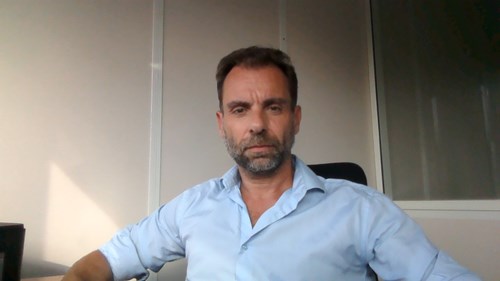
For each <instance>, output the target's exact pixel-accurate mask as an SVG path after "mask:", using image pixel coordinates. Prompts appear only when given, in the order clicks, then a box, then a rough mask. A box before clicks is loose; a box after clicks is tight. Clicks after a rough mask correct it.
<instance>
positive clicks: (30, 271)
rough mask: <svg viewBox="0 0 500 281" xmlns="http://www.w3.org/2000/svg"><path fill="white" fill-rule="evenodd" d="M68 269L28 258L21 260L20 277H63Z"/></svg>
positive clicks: (64, 266)
mask: <svg viewBox="0 0 500 281" xmlns="http://www.w3.org/2000/svg"><path fill="white" fill-rule="evenodd" d="M68 269H69V266H66V265H62V264H58V263H53V262H49V261H40V260H38V259H33V258H29V257H28V258H26V259H23V267H22V271H23V273H22V275H23V278H33V277H42V276H54V275H64V273H66V271H68Z"/></svg>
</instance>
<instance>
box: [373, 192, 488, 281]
mask: <svg viewBox="0 0 500 281" xmlns="http://www.w3.org/2000/svg"><path fill="white" fill-rule="evenodd" d="M369 209H370V210H369V211H367V212H368V213H369V215H368V217H370V219H369V221H370V224H371V225H370V227H369V229H370V230H369V231H368V238H367V241H368V245H367V246H368V247H367V250H368V253H367V257H368V261H369V265H370V267H371V268H372V269H373V270H374V271H375V272H376V273H377V274H378V275H379V276H380V277H381V278H382V279H383V280H386V281H390V280H408V281H412V280H415V281H420V280H428V281H444V280H470V281H476V280H481V279H480V278H479V277H477V276H476V275H475V274H473V273H472V272H470V271H469V270H468V269H466V268H465V267H463V266H461V265H459V264H458V263H457V262H456V261H455V260H453V259H452V258H451V257H450V256H448V255H447V254H446V253H444V252H442V251H440V250H439V249H438V248H436V247H435V246H434V245H433V244H432V243H431V242H430V241H429V239H428V238H427V237H426V235H425V234H424V232H423V230H422V229H421V227H420V226H419V225H418V224H417V223H416V222H415V221H413V220H412V219H411V218H410V217H409V216H408V215H407V214H406V213H404V212H403V211H402V210H401V209H400V208H399V207H398V206H396V205H395V204H394V203H393V202H392V201H391V200H390V199H388V198H387V197H386V196H384V195H375V196H374V197H373V198H372V200H371V202H370V208H369Z"/></svg>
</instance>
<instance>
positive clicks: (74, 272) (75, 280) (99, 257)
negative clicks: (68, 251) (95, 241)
mask: <svg viewBox="0 0 500 281" xmlns="http://www.w3.org/2000/svg"><path fill="white" fill-rule="evenodd" d="M87 280H88V281H112V280H113V273H112V272H111V267H110V266H109V263H108V261H107V260H106V258H105V257H104V255H103V254H102V253H101V252H100V251H98V250H96V251H93V252H91V253H90V254H88V255H86V256H84V257H83V258H81V259H80V260H78V261H77V262H76V263H75V264H74V265H73V266H72V267H71V268H70V269H69V270H68V272H67V273H66V275H64V278H63V279H62V281H87Z"/></svg>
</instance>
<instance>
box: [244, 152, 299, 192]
mask: <svg viewBox="0 0 500 281" xmlns="http://www.w3.org/2000/svg"><path fill="white" fill-rule="evenodd" d="M239 173H240V177H241V187H240V189H241V192H242V194H244V196H245V197H252V198H255V199H258V198H261V199H271V198H274V199H275V200H277V199H278V198H279V197H280V196H281V194H283V192H285V190H287V189H288V188H290V187H291V186H292V184H293V175H294V167H293V162H292V159H291V157H288V158H286V159H285V161H284V162H283V163H282V165H281V166H280V167H279V168H278V169H277V170H276V171H275V172H274V173H272V174H268V175H256V174H253V173H250V172H248V171H247V170H245V169H243V168H241V167H239Z"/></svg>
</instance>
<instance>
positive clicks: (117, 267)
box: [99, 198, 185, 280]
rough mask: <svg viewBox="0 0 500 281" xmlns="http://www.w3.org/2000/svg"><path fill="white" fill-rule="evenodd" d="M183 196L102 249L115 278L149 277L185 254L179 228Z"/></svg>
mask: <svg viewBox="0 0 500 281" xmlns="http://www.w3.org/2000/svg"><path fill="white" fill-rule="evenodd" d="M178 201H179V198H176V199H174V200H173V201H172V202H170V203H168V204H166V205H163V206H162V207H161V208H159V209H158V210H156V211H155V212H153V213H152V214H151V215H150V216H148V217H146V218H145V219H143V220H141V221H140V222H139V223H137V224H134V225H129V226H127V227H126V228H124V229H122V230H120V231H119V232H118V233H116V234H115V236H114V237H113V238H112V239H111V240H110V241H109V242H107V243H106V244H104V245H103V246H102V247H101V248H100V249H99V250H100V251H101V252H102V253H103V255H104V256H105V257H106V259H107V260H108V262H109V264H110V266H111V270H112V272H113V277H114V280H129V279H131V278H137V279H138V280H146V279H147V277H148V276H149V272H148V269H149V270H152V271H154V272H157V271H159V270H160V269H161V268H162V266H163V265H164V264H165V263H166V262H167V261H172V260H176V259H179V258H182V257H184V254H185V253H184V246H183V244H182V241H181V239H180V236H179V230H178V227H177V225H178V215H177V212H178V208H177V205H178Z"/></svg>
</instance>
